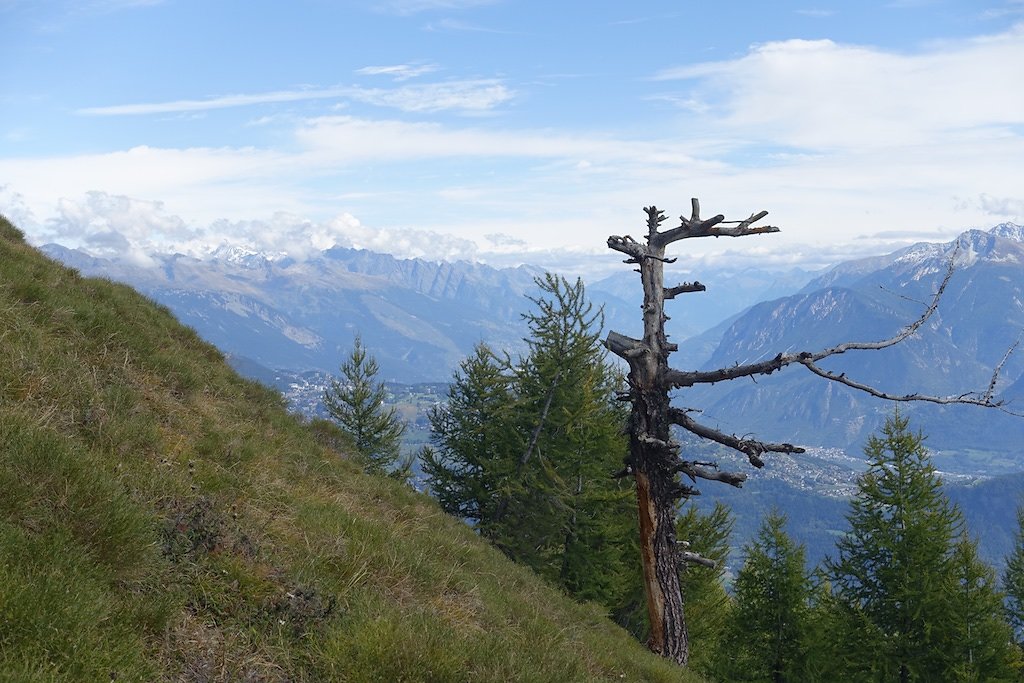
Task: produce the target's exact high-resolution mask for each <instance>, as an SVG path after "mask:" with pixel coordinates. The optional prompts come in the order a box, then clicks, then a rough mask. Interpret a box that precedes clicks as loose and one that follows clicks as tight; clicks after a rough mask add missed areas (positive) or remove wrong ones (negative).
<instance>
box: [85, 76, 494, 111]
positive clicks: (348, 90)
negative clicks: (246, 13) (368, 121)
mask: <svg viewBox="0 0 1024 683" xmlns="http://www.w3.org/2000/svg"><path fill="white" fill-rule="evenodd" d="M512 97H513V93H512V91H511V90H509V89H508V88H507V87H505V85H504V84H502V82H501V81H498V80H496V79H477V80H467V81H442V82H439V83H426V84H421V85H414V86H412V85H410V86H403V87H399V88H394V89H386V88H362V87H357V86H345V87H334V88H318V89H316V88H310V89H303V90H277V91H273V92H265V93H254V94H237V95H224V96H222V97H212V98H208V99H202V100H174V101H171V102H148V103H132V104H117V105H110V106H103V107H86V108H83V109H79V110H78V111H77V112H76V113H78V114H81V115H85V116H140V115H147V114H171V113H183V112H200V111H209V110H212V109H227V108H231V107H249V106H254V105H260V104H277V103H282V102H300V101H304V100H326V99H349V100H355V101H359V102H365V103H367V104H373V105H376V106H382V107H394V108H397V109H401V110H402V111H409V112H436V111H443V110H447V109H456V110H460V109H461V110H467V111H483V110H487V109H490V108H493V107H495V106H497V105H499V104H501V103H503V102H507V101H508V100H510V99H512Z"/></svg>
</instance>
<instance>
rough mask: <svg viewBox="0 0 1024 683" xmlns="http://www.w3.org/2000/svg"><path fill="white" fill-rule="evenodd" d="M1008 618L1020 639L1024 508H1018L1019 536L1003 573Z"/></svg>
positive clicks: (1023, 625) (1023, 603)
mask: <svg viewBox="0 0 1024 683" xmlns="http://www.w3.org/2000/svg"><path fill="white" fill-rule="evenodd" d="M1003 589H1004V590H1005V591H1006V616H1007V619H1008V620H1009V622H1010V625H1011V626H1012V627H1013V629H1014V632H1015V634H1016V636H1017V637H1018V638H1020V636H1021V634H1022V633H1024V506H1020V507H1018V508H1017V534H1016V536H1015V537H1014V543H1013V551H1012V552H1011V553H1010V556H1009V557H1008V558H1006V569H1005V570H1004V571H1003Z"/></svg>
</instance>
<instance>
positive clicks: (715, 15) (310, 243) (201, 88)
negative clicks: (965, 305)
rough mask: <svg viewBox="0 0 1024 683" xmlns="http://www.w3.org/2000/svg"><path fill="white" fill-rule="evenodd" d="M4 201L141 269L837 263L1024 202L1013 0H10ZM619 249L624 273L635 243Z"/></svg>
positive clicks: (2, 74)
mask: <svg viewBox="0 0 1024 683" xmlns="http://www.w3.org/2000/svg"><path fill="white" fill-rule="evenodd" d="M0 28H2V29H3V36H4V38H3V40H2V41H0V105H2V106H0V213H3V214H4V215H6V216H8V218H10V219H11V220H13V221H14V222H15V223H16V224H18V225H19V226H20V227H21V228H22V229H23V230H24V231H25V232H26V233H27V235H28V237H29V239H30V241H32V242H33V243H37V244H42V243H45V242H59V243H62V244H65V245H67V246H72V247H81V248H84V249H86V250H88V251H90V252H92V253H94V254H96V255H101V256H112V255H119V256H124V257H128V258H131V259H133V260H136V261H137V262H139V263H143V264H145V263H147V262H149V261H148V254H150V253H153V252H154V251H176V252H181V253H188V254H195V255H202V254H206V253H209V252H211V251H212V250H215V249H217V248H222V247H224V246H238V247H244V248H247V249H254V250H260V251H265V252H268V253H271V254H283V253H288V254H289V255H291V256H293V257H295V258H304V257H306V256H309V255H311V254H314V253H316V252H318V251H319V250H322V249H326V248H329V247H331V246H335V245H340V246H351V247H359V248H368V249H373V250H376V251H384V252H388V253H393V254H395V255H398V256H402V257H423V258H429V259H460V258H461V259H474V260H481V261H484V262H487V263H491V264H494V265H515V264H517V263H521V262H529V263H534V264H537V265H542V266H548V267H552V268H559V269H562V270H563V271H565V272H582V271H587V270H588V269H601V268H608V267H612V266H613V265H615V264H618V260H619V258H620V257H619V255H617V254H614V253H613V252H610V251H609V250H608V248H607V246H606V240H607V237H608V236H609V235H623V234H630V233H632V234H633V235H634V236H640V235H642V234H643V231H644V228H643V224H644V214H643V211H642V209H643V207H644V206H649V205H652V204H653V205H656V206H658V207H659V208H662V209H664V210H665V211H666V213H667V214H668V215H669V216H672V217H673V218H672V219H671V220H670V222H669V223H667V224H666V226H667V227H671V226H672V224H673V221H675V220H676V219H675V217H676V216H679V215H682V214H686V215H689V213H690V198H691V197H697V198H699V199H700V203H701V207H702V214H703V216H705V217H707V216H711V215H714V214H717V213H722V214H725V216H726V218H728V219H731V220H736V219H742V218H746V217H747V216H749V215H750V214H752V213H755V212H757V211H760V210H762V209H764V210H767V211H768V212H769V216H768V218H767V219H765V220H764V221H762V223H767V224H770V225H775V226H778V227H780V228H781V230H782V232H781V233H778V234H773V235H767V236H757V237H746V238H739V239H733V238H721V239H711V238H707V239H700V240H687V241H685V242H680V243H677V244H676V245H674V247H673V252H674V253H675V254H677V255H679V256H680V257H681V259H682V263H692V264H696V265H699V264H709V263H714V264H718V265H723V264H733V265H737V266H742V267H750V266H753V265H758V266H762V267H766V266H773V267H776V266H785V267H788V266H800V267H807V268H813V267H821V266H824V265H827V264H830V263H834V262H836V261H839V260H843V259H847V258H853V257H858V256H865V255H874V254H880V253H886V252H888V251H891V250H893V249H895V248H897V247H900V246H904V245H907V244H911V243H913V242H916V241H938V240H949V239H952V238H953V237H954V236H955V235H956V234H957V233H959V232H961V231H962V230H964V229H966V228H970V227H980V228H989V227H991V226H993V225H995V224H997V223H1001V222H1005V221H1012V222H1017V223H1021V222H1024V181H1022V176H1024V0H989V1H986V0H977V1H967V0H961V1H952V0H948V1H944V0H889V1H887V2H875V1H873V0H859V1H856V2H829V1H826V0H822V1H820V2H814V1H811V0H808V2H789V1H786V0H782V1H779V2H725V1H723V2H717V3H708V2H684V1H681V0H672V1H663V2H642V1H635V2H630V3H625V2H610V1H604V0H594V1H591V2H527V1H517V0H386V1H383V2H371V1H369V0H366V1H362V0H291V1H290V2H270V1H268V0H248V1H247V2H233V1H229V0H223V1H217V0H81V1H79V2H71V1H69V0H0ZM618 265H619V267H624V266H621V264H618Z"/></svg>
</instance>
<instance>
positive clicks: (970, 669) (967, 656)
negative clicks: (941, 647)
mask: <svg viewBox="0 0 1024 683" xmlns="http://www.w3.org/2000/svg"><path fill="white" fill-rule="evenodd" d="M951 560H952V570H953V577H952V578H953V589H952V591H951V592H950V597H951V599H952V602H953V604H952V615H953V617H954V620H955V621H954V624H953V630H952V633H951V636H952V637H951V638H950V640H949V643H948V645H947V646H946V648H945V650H946V653H947V654H948V655H949V657H950V659H951V662H952V665H953V666H952V671H953V677H952V678H950V679H949V680H958V681H996V680H1004V681H1005V680H1011V679H1012V678H1013V668H1012V662H1013V658H1014V652H1013V631H1012V629H1011V628H1010V625H1009V624H1008V623H1007V622H1006V620H1005V619H1004V618H1003V595H1002V593H1000V592H999V590H998V589H997V588H996V585H995V572H994V571H993V570H992V568H991V567H990V566H988V565H986V564H985V563H984V562H982V561H981V559H979V558H978V545H977V543H976V542H975V541H973V540H972V539H971V538H970V537H969V536H968V535H967V534H966V533H962V534H961V535H960V538H959V539H958V540H957V542H956V545H955V546H954V549H953V555H952V557H951Z"/></svg>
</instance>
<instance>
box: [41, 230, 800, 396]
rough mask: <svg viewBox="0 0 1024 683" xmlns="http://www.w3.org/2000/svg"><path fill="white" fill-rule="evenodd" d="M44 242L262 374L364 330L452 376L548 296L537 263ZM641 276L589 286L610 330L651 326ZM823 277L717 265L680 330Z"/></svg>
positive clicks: (325, 362)
mask: <svg viewBox="0 0 1024 683" xmlns="http://www.w3.org/2000/svg"><path fill="white" fill-rule="evenodd" d="M41 249H42V251H43V252H44V253H46V254H47V255H49V256H50V257H52V258H55V259H56V260H58V261H61V262H62V263H64V264H65V265H69V266H72V267H74V268H76V269H77V270H79V271H80V272H81V273H82V274H84V275H90V276H102V277H107V278H110V279H113V280H116V281H120V282H125V283H127V284H130V285H131V286H132V287H134V288H136V289H138V290H139V291H141V292H143V293H144V294H146V295H147V296H149V297H150V298H152V299H154V300H155V301H157V302H159V303H162V304H164V305H166V306H167V307H168V308H170V309H171V310H172V311H173V312H174V314H175V315H176V316H177V317H178V318H179V319H180V320H182V322H184V323H186V324H188V325H190V326H191V327H193V328H194V329H196V330H197V331H198V332H199V333H200V334H201V335H202V336H203V337H204V338H205V339H207V340H209V341H210V342H212V343H213V344H215V345H216V346H217V347H218V348H220V349H222V350H223V351H224V352H225V353H227V354H228V355H229V356H230V357H231V358H232V359H233V362H234V363H235V366H236V368H238V369H239V370H240V371H243V372H245V373H246V374H248V375H249V376H254V377H261V378H262V377H266V376H273V375H274V374H275V372H276V371H280V370H284V371H287V372H288V373H291V374H294V373H301V372H307V371H319V372H327V373H333V372H336V371H337V368H338V365H339V362H340V361H341V360H342V359H343V358H344V357H345V355H346V354H347V353H348V351H349V349H350V348H351V346H352V340H353V337H354V336H355V334H356V333H358V334H359V335H360V336H361V337H362V340H363V342H364V344H365V345H366V346H367V348H368V349H370V351H371V352H372V353H373V354H374V356H375V357H376V359H377V360H378V362H379V364H380V367H381V375H382V377H383V378H384V379H387V380H391V381H400V382H405V383H410V384H412V383H417V382H445V381H448V380H450V379H451V376H452V372H453V371H454V370H455V368H456V367H457V365H458V363H459V362H460V361H461V360H462V359H463V358H464V357H466V356H467V355H468V354H469V353H470V352H471V351H472V349H473V346H474V345H475V344H477V343H478V342H480V341H486V342H487V343H488V344H489V345H491V346H492V347H493V348H495V349H498V350H502V351H506V352H509V353H510V354H512V355H515V354H517V353H519V352H521V351H523V350H525V344H524V343H523V340H522V338H523V337H524V336H525V335H526V333H527V330H526V327H525V324H524V323H523V320H522V317H521V314H522V313H523V312H524V311H526V310H528V309H529V308H530V306H531V305H532V304H531V303H530V301H529V300H528V299H527V298H526V297H527V296H529V295H532V294H534V293H536V292H537V291H538V290H537V288H536V286H535V283H534V279H535V278H536V277H538V276H540V275H542V274H543V270H542V269H540V268H536V267H532V266H526V265H524V266H520V267H517V268H503V269H497V268H492V267H490V266H487V265H484V264H479V263H469V262H466V261H458V262H455V263H446V262H433V261H426V260H423V259H398V258H395V257H393V256H390V255H388V254H380V253H375V252H370V251H366V250H357V249H347V248H341V247H335V248H332V249H329V250H326V251H324V252H321V253H320V254H318V255H316V256H315V257H313V258H309V259H306V260H302V261H297V260H294V259H291V258H288V257H286V256H280V255H266V254H261V253H257V252H253V251H249V250H245V249H239V248H221V249H219V250H218V251H216V252H214V253H212V254H210V255H209V256H208V257H206V258H197V257H192V256H184V255H182V254H154V255H152V257H151V263H148V264H145V265H140V264H138V263H136V262H133V261H129V260H124V259H100V258H95V257H93V256H91V255H89V254H87V253H85V252H83V251H81V250H76V249H68V248H67V247H64V246H61V245H57V244H47V245H44V246H43V247H42V248H41ZM632 275H633V274H632V273H630V272H629V271H628V270H627V269H625V268H624V272H623V273H622V274H621V275H615V276H612V277H609V278H606V279H604V280H601V281H598V282H595V283H593V284H592V285H591V286H589V287H588V295H589V297H590V299H591V300H592V301H593V303H594V304H595V305H597V306H601V307H602V308H603V311H604V317H605V325H606V327H608V328H610V329H616V330H619V331H622V332H624V333H629V332H630V331H631V330H637V331H638V330H639V327H640V324H641V323H640V316H639V315H638V310H639V305H640V288H639V284H638V283H637V282H635V277H631V276H632ZM672 275H673V277H676V276H677V277H678V278H679V279H680V280H682V279H684V278H685V277H686V274H685V273H682V272H678V273H675V274H672ZM811 277H812V274H811V273H808V272H805V271H801V270H797V269H795V270H792V271H788V272H785V273H754V272H750V271H724V270H723V271H720V272H717V273H715V281H716V287H714V288H712V290H711V292H710V293H709V295H708V296H707V297H705V298H704V299H702V300H701V301H700V302H697V304H696V305H693V306H689V307H688V308H687V310H686V311H683V312H682V313H681V314H680V315H678V316H676V317H675V319H674V320H673V321H672V323H671V325H670V328H669V329H670V331H671V332H672V334H673V335H675V336H676V337H679V338H682V337H688V336H690V335H693V334H696V333H697V332H700V331H702V330H704V329H707V328H708V327H710V326H712V325H714V324H716V323H719V322H721V321H722V320H723V319H725V318H726V317H727V316H729V315H731V314H735V313H738V312H739V311H741V310H743V309H744V308H746V307H747V306H750V305H751V304H753V303H756V302H757V301H758V300H759V299H760V297H761V296H763V294H764V292H765V291H766V287H765V282H766V281H769V282H774V283H775V285H774V289H771V288H768V289H769V291H774V292H776V293H777V294H779V295H781V294H784V293H790V292H793V291H796V290H797V289H799V288H800V286H802V285H803V284H804V283H806V282H807V281H808V280H809V279H810V278H811ZM690 279H692V278H690Z"/></svg>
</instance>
